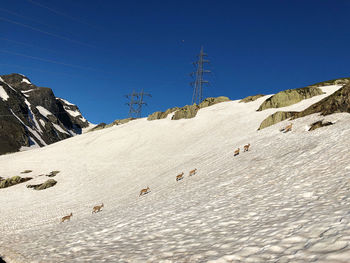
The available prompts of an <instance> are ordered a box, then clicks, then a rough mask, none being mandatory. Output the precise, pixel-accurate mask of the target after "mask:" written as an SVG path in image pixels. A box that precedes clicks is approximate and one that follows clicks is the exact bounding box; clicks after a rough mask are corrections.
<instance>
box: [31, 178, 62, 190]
mask: <svg viewBox="0 0 350 263" xmlns="http://www.w3.org/2000/svg"><path fill="white" fill-rule="evenodd" d="M55 184H57V181H55V180H54V179H49V180H47V181H46V182H45V183H42V184H30V185H27V188H34V190H44V189H47V188H50V187H53V186H54V185H55Z"/></svg>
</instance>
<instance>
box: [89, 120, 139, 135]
mask: <svg viewBox="0 0 350 263" xmlns="http://www.w3.org/2000/svg"><path fill="white" fill-rule="evenodd" d="M132 120H136V118H127V119H121V120H115V121H114V122H112V123H110V124H106V123H104V122H102V123H100V124H98V125H97V126H95V127H94V128H92V129H90V130H89V131H88V132H92V131H98V130H102V129H105V128H110V127H112V126H115V125H122V124H125V123H128V122H129V121H132Z"/></svg>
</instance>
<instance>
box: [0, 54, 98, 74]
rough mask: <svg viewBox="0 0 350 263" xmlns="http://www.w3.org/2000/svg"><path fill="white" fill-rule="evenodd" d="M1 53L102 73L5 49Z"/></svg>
mask: <svg viewBox="0 0 350 263" xmlns="http://www.w3.org/2000/svg"><path fill="white" fill-rule="evenodd" d="M0 52H3V53H7V54H12V55H16V56H21V57H26V58H30V59H36V60H40V61H44V62H49V63H54V64H58V65H63V66H67V67H73V68H79V69H85V70H92V71H96V72H101V71H100V70H97V69H94V68H89V67H82V66H79V65H73V64H68V63H64V62H60V61H56V60H51V59H45V58H40V57H34V56H30V55H26V54H21V53H17V52H13V51H8V50H5V49H0Z"/></svg>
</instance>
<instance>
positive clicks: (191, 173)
mask: <svg viewBox="0 0 350 263" xmlns="http://www.w3.org/2000/svg"><path fill="white" fill-rule="evenodd" d="M196 172H197V168H196V169H193V170H192V171H190V175H189V176H192V175H194V174H196Z"/></svg>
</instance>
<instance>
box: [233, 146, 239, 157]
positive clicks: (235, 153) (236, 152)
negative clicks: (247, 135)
mask: <svg viewBox="0 0 350 263" xmlns="http://www.w3.org/2000/svg"><path fill="white" fill-rule="evenodd" d="M238 154H239V148H238V149H237V150H235V152H234V155H233V156H236V155H238Z"/></svg>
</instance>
